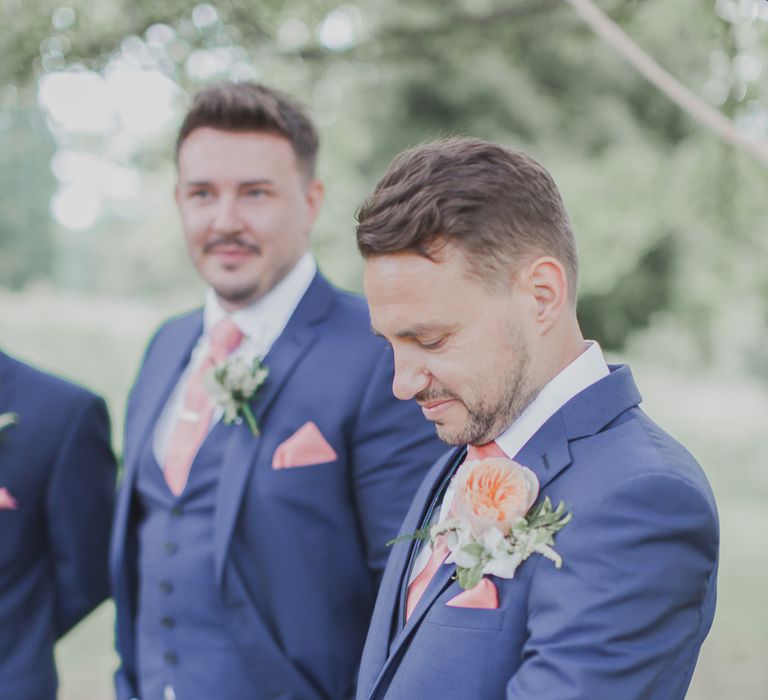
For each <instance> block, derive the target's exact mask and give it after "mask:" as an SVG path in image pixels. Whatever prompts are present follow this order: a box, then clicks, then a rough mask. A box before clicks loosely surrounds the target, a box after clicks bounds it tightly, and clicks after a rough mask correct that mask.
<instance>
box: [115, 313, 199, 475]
mask: <svg viewBox="0 0 768 700" xmlns="http://www.w3.org/2000/svg"><path fill="white" fill-rule="evenodd" d="M202 332H203V314H202V311H196V312H195V313H193V314H190V315H189V316H185V317H183V318H180V319H178V320H177V321H176V322H175V323H174V324H173V325H171V326H170V327H169V328H168V329H167V331H166V332H164V333H161V334H160V335H158V337H157V340H156V341H155V342H156V344H157V345H156V347H155V348H154V349H153V351H152V355H151V360H150V362H151V364H148V365H147V366H146V368H145V371H144V376H143V377H142V380H141V385H142V389H141V390H142V391H143V392H144V398H142V404H143V405H144V406H149V407H150V408H149V410H147V411H146V412H145V413H144V414H143V415H139V416H137V418H136V421H137V422H136V426H135V429H134V431H133V437H132V439H131V447H132V448H133V449H134V452H133V454H132V455H131V456H130V458H129V459H127V460H126V465H125V466H126V478H132V476H133V474H134V472H135V469H134V468H133V466H134V464H136V461H137V458H138V456H139V455H140V454H141V450H142V446H143V445H145V444H146V441H147V440H152V431H153V430H154V427H155V425H156V423H157V419H158V417H159V416H160V413H161V411H162V410H163V408H164V407H165V404H166V402H167V401H168V397H169V396H170V395H171V392H172V391H173V388H174V387H175V386H176V384H177V383H178V381H179V377H180V376H181V373H182V372H183V371H184V368H185V367H186V366H187V364H189V359H190V356H191V355H192V350H193V349H194V347H195V343H196V342H197V340H198V338H199V337H200V335H201V334H202Z"/></svg>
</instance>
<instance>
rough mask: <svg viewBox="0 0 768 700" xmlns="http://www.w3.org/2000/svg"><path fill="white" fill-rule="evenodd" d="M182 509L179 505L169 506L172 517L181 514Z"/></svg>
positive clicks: (177, 516) (178, 516)
mask: <svg viewBox="0 0 768 700" xmlns="http://www.w3.org/2000/svg"><path fill="white" fill-rule="evenodd" d="M182 513H183V511H182V510H181V506H173V508H171V517H172V518H180V517H181V516H182Z"/></svg>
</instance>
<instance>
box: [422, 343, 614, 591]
mask: <svg viewBox="0 0 768 700" xmlns="http://www.w3.org/2000/svg"><path fill="white" fill-rule="evenodd" d="M609 373H610V370H609V369H608V365H607V364H606V362H605V358H604V357H603V351H602V350H601V349H600V345H599V344H598V343H597V342H596V341H594V340H588V341H586V345H585V349H584V352H582V353H581V355H579V356H578V357H577V358H576V359H575V360H574V361H573V362H571V364H569V365H568V366H567V367H565V368H564V369H562V370H561V371H560V372H559V373H558V374H556V375H555V376H554V377H553V378H552V379H551V380H550V381H549V382H548V383H547V384H546V385H545V386H544V388H543V389H542V390H541V391H540V392H539V393H538V394H537V396H536V398H535V399H534V400H533V401H531V403H530V404H528V406H527V408H526V409H525V410H524V411H523V412H522V413H521V414H520V415H519V416H518V417H517V419H516V420H515V421H514V422H513V423H512V425H510V426H509V427H508V428H507V429H506V430H505V431H504V432H503V433H502V434H501V435H499V437H497V438H496V441H495V442H496V444H497V445H498V446H499V447H500V448H501V450H502V451H503V452H504V454H506V455H507V457H509V458H511V459H514V458H515V456H516V455H517V453H518V452H520V450H521V449H522V448H523V447H524V446H525V444H526V443H527V442H528V440H530V439H531V438H532V437H533V436H534V435H535V434H536V433H537V432H538V430H539V428H541V427H542V426H543V425H544V423H546V422H547V421H548V420H549V419H550V418H551V417H552V416H553V415H554V414H555V413H557V412H558V411H559V410H560V409H561V408H562V407H563V406H564V405H565V404H566V403H568V401H570V400H571V399H572V398H573V397H574V396H576V394H578V393H580V392H582V391H584V389H586V388H587V387H588V386H591V385H592V384H594V383H595V382H597V381H599V380H600V379H602V378H603V377H607V376H608V374H609ZM454 493H455V492H454V489H453V486H450V485H449V486H448V488H447V489H446V490H445V496H444V498H443V503H442V505H441V506H440V516H439V517H438V520H437V522H443V520H445V519H446V518H447V517H448V513H449V511H450V509H451V505H452V504H453V497H454ZM431 552H432V548H431V547H423V549H422V551H421V552H419V555H418V557H417V558H416V561H415V562H414V564H413V568H412V569H411V575H410V578H409V579H408V584H409V585H410V584H411V582H412V581H413V579H414V578H416V576H418V575H419V573H420V572H421V570H422V569H423V568H424V567H425V566H426V565H427V561H428V560H429V556H430V554H431Z"/></svg>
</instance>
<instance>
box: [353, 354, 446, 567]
mask: <svg viewBox="0 0 768 700" xmlns="http://www.w3.org/2000/svg"><path fill="white" fill-rule="evenodd" d="M393 376H394V366H393V360H392V352H391V351H390V350H389V349H388V348H387V347H386V346H382V347H381V349H380V351H379V355H378V357H377V361H376V364H375V366H374V368H373V370H372V372H371V376H370V381H369V384H368V387H367V389H366V392H365V395H364V396H363V400H362V402H361V404H360V409H359V413H358V416H357V420H356V422H355V427H354V435H353V440H354V444H353V445H352V446H351V450H352V460H353V461H352V465H353V467H352V468H353V488H354V492H355V499H356V505H357V512H358V517H359V520H360V523H361V529H362V532H363V536H364V538H365V546H366V552H367V561H368V566H369V567H370V568H371V570H373V571H374V572H375V573H376V575H377V576H378V577H380V576H381V573H382V572H383V570H384V565H385V564H386V561H387V557H388V556H389V551H390V548H389V547H387V546H386V543H387V541H389V540H391V539H392V538H394V537H396V536H397V533H398V531H399V530H400V525H401V523H402V520H403V518H404V516H405V513H406V511H407V510H408V507H409V505H410V503H411V501H412V500H413V496H414V494H415V493H416V491H417V490H418V487H419V485H420V484H421V482H422V480H423V478H424V476H425V475H426V473H427V471H428V470H429V468H430V467H431V466H432V464H433V463H434V461H435V460H436V459H437V458H438V457H439V456H440V455H441V454H443V453H444V452H445V451H446V449H447V448H446V445H444V444H443V443H441V442H440V441H439V440H438V438H437V436H436V433H435V429H434V427H433V426H432V424H431V423H429V422H428V421H427V420H426V419H425V418H424V416H423V415H422V413H421V410H420V409H419V407H418V405H417V404H416V403H415V402H414V401H400V400H398V399H396V398H395V397H394V395H393V394H392V378H393Z"/></svg>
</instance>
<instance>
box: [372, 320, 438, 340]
mask: <svg viewBox="0 0 768 700" xmlns="http://www.w3.org/2000/svg"><path fill="white" fill-rule="evenodd" d="M438 331H439V332H443V331H442V330H441V329H439V328H437V327H436V326H430V325H428V324H424V323H418V324H416V325H415V326H412V327H411V328H406V329H405V330H403V331H400V332H399V333H395V337H396V338H418V337H421V336H424V335H429V334H430V333H435V332H438ZM371 333H373V334H374V335H377V336H379V337H382V338H383V337H384V334H383V333H379V331H377V330H376V329H375V328H374V327H373V325H371Z"/></svg>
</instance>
